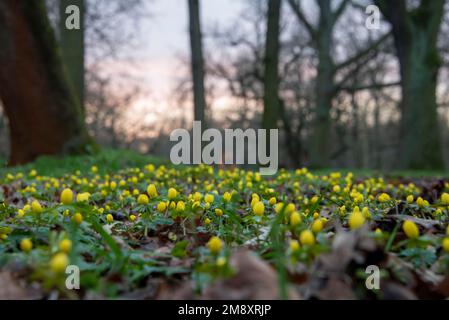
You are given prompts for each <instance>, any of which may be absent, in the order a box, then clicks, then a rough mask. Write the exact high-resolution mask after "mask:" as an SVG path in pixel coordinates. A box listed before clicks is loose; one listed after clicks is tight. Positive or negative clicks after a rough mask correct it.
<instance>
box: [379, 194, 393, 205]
mask: <svg viewBox="0 0 449 320" xmlns="http://www.w3.org/2000/svg"><path fill="white" fill-rule="evenodd" d="M378 200H379V202H381V203H384V202H387V201H390V200H391V198H390V195H388V194H387V193H382V194H381V195H380V196H379V198H378Z"/></svg>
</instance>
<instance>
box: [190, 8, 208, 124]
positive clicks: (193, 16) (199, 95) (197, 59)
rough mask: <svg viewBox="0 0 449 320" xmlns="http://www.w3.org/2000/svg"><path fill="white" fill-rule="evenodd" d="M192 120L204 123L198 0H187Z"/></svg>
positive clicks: (201, 46)
mask: <svg viewBox="0 0 449 320" xmlns="http://www.w3.org/2000/svg"><path fill="white" fill-rule="evenodd" d="M188 4H189V31H190V50H191V71H192V78H193V105H194V120H196V121H201V122H202V123H203V127H204V126H206V123H205V120H206V119H205V109H206V100H205V98H204V62H203V45H202V34H201V23H200V20H201V19H200V7H199V0H188Z"/></svg>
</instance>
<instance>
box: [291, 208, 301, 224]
mask: <svg viewBox="0 0 449 320" xmlns="http://www.w3.org/2000/svg"><path fill="white" fill-rule="evenodd" d="M300 223H301V216H300V215H299V213H298V212H297V211H295V212H293V213H292V214H291V215H290V224H291V225H292V226H293V227H294V226H297V225H298V224H300Z"/></svg>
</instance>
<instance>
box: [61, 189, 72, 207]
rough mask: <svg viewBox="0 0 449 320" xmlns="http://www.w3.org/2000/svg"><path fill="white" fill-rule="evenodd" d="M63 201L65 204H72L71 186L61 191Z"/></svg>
mask: <svg viewBox="0 0 449 320" xmlns="http://www.w3.org/2000/svg"><path fill="white" fill-rule="evenodd" d="M61 202H62V203H63V204H66V205H67V204H71V203H72V202H73V191H72V190H71V189H69V188H67V189H64V190H63V191H62V192H61Z"/></svg>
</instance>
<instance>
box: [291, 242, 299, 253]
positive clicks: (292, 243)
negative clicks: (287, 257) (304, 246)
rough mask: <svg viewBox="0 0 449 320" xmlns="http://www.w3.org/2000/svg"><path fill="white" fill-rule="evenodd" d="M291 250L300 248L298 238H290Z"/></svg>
mask: <svg viewBox="0 0 449 320" xmlns="http://www.w3.org/2000/svg"><path fill="white" fill-rule="evenodd" d="M290 250H291V251H293V252H295V251H298V250H299V242H298V240H290Z"/></svg>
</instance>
